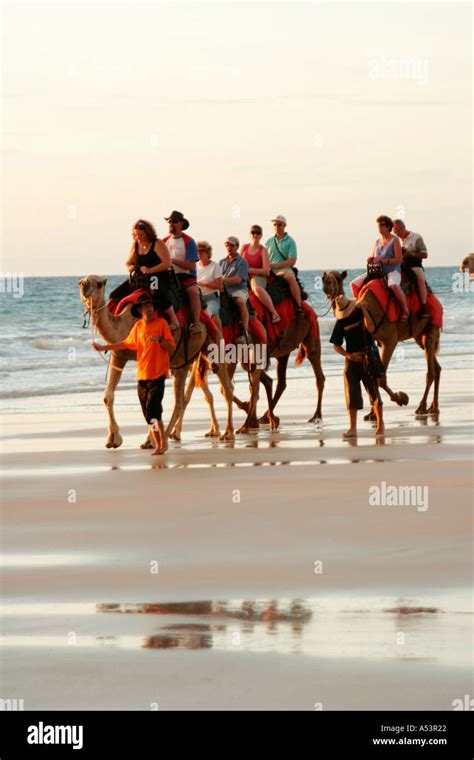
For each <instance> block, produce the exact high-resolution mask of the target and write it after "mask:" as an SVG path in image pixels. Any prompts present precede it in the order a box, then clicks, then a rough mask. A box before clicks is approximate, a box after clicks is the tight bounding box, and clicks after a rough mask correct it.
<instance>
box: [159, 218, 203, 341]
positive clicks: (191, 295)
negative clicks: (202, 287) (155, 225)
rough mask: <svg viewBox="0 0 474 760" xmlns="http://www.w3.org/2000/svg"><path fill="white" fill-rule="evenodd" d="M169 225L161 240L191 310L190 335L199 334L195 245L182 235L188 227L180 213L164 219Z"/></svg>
mask: <svg viewBox="0 0 474 760" xmlns="http://www.w3.org/2000/svg"><path fill="white" fill-rule="evenodd" d="M165 220H166V221H167V222H168V225H169V235H167V237H165V238H163V243H164V244H165V245H166V247H167V248H168V251H169V253H170V259H171V265H172V267H173V269H174V271H175V273H176V276H177V278H178V280H179V283H180V285H181V287H182V288H184V289H185V290H186V293H187V296H188V299H189V308H190V309H191V315H192V323H191V325H190V327H189V331H190V332H191V333H198V332H201V329H202V328H201V325H200V322H199V317H200V315H201V299H200V296H199V288H198V286H197V280H196V263H197V261H199V256H198V252H197V245H196V243H195V241H194V240H193V238H192V237H190V236H189V235H185V234H184V230H187V229H188V227H189V221H188V220H187V219H186V217H185V216H184V214H182V213H181V211H172V212H171V214H170V215H169V216H167V217H165Z"/></svg>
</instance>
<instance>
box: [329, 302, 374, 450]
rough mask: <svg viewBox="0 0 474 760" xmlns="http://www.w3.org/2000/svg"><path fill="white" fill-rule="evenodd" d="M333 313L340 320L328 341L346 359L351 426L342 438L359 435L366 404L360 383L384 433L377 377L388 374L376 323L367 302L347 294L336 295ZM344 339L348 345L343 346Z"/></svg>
mask: <svg viewBox="0 0 474 760" xmlns="http://www.w3.org/2000/svg"><path fill="white" fill-rule="evenodd" d="M334 314H335V316H336V319H337V322H336V324H335V326H334V330H333V332H332V335H331V337H330V339H329V341H330V343H332V344H333V346H334V350H335V351H336V352H337V353H338V354H341V356H344V357H345V359H346V364H345V367H344V390H345V394H346V404H347V408H348V410H349V423H350V426H349V430H348V431H347V432H346V433H344V435H343V438H345V439H348V438H356V437H357V412H358V410H359V409H362V408H363V406H364V402H363V400H362V392H361V383H362V384H363V385H364V387H365V389H366V391H367V393H368V395H369V399H370V403H371V404H372V406H373V409H374V413H375V417H376V419H377V428H376V431H375V434H376V436H382V435H383V434H384V432H385V428H384V422H383V413H382V399H381V397H380V391H379V387H378V378H379V377H383V376H384V375H385V368H384V366H383V363H382V360H381V359H380V356H379V353H378V349H377V346H376V345H375V342H374V339H373V337H372V332H373V330H374V323H373V322H372V319H371V317H370V315H369V313H368V311H367V308H366V306H365V305H364V304H360V305H358V304H356V302H355V301H350V300H349V299H348V298H347V296H344V295H340V296H338V297H337V298H336V306H335V309H334ZM344 342H345V344H346V348H345V349H344V348H343V347H342V344H343V343H344Z"/></svg>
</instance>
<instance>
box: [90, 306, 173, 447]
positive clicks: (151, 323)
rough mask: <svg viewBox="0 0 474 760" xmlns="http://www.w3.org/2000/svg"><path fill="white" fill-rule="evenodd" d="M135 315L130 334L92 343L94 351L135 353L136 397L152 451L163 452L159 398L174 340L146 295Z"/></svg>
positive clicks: (164, 435)
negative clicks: (144, 420) (120, 337)
mask: <svg viewBox="0 0 474 760" xmlns="http://www.w3.org/2000/svg"><path fill="white" fill-rule="evenodd" d="M132 313H133V315H134V316H141V319H139V321H138V322H136V323H135V324H134V326H133V327H132V329H131V331H130V333H129V335H128V337H127V338H125V340H122V341H120V343H108V344H105V345H101V344H99V343H93V344H92V345H93V347H94V348H95V350H96V351H123V350H124V349H131V350H132V351H136V352H137V381H138V385H137V391H138V398H139V400H140V404H141V407H142V411H143V416H144V417H145V419H146V421H147V423H148V425H149V426H150V429H149V432H150V434H151V437H152V439H153V443H154V444H155V449H154V451H152V452H151V453H152V454H164V453H165V451H166V450H167V448H168V440H167V436H166V433H165V429H164V427H163V422H162V419H161V416H162V413H163V407H162V401H163V395H164V392H165V380H166V378H167V377H169V374H170V359H169V357H170V353H171V352H172V351H173V348H174V339H173V336H172V335H171V330H170V328H169V326H168V323H167V322H166V320H164V319H162V318H161V317H158V316H157V314H156V313H155V312H154V310H153V302H152V300H151V298H150V296H148V295H143V296H141V298H139V300H138V301H137V304H136V305H135V306H133V307H132Z"/></svg>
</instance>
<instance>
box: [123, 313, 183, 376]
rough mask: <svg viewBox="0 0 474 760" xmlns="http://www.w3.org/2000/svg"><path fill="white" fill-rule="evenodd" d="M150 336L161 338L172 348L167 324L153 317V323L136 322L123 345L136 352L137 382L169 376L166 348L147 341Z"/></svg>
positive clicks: (172, 341) (171, 339)
mask: <svg viewBox="0 0 474 760" xmlns="http://www.w3.org/2000/svg"><path fill="white" fill-rule="evenodd" d="M150 335H156V336H161V337H162V338H163V339H164V340H166V341H168V343H172V344H173V346H174V339H173V336H172V335H171V330H170V328H169V325H168V322H166V320H165V319H162V318H161V317H157V316H155V319H154V320H153V322H145V320H144V319H140V320H139V321H138V322H136V323H135V324H134V325H133V327H132V329H131V330H130V333H129V334H128V337H127V338H126V339H125V340H124V343H125V344H126V345H127V346H129V347H130V348H131V349H132V350H134V351H136V352H137V380H156V378H157V377H161V375H165V376H166V377H169V375H170V357H169V354H168V349H167V348H166V346H162V345H161V344H160V343H155V341H153V340H148V338H149V337H150Z"/></svg>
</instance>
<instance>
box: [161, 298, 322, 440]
mask: <svg viewBox="0 0 474 760" xmlns="http://www.w3.org/2000/svg"><path fill="white" fill-rule="evenodd" d="M262 329H264V328H263V325H262ZM250 334H251V335H250V337H251V342H254V343H255V342H258V341H256V339H255V338H254V337H253V336H252V327H251V325H250ZM298 347H299V348H300V350H299V353H298V357H297V364H300V363H301V362H302V361H303V360H304V359H305V358H307V359H308V360H309V362H310V364H311V366H312V368H313V372H314V376H315V378H316V388H317V394H318V395H317V405H316V411H315V412H314V414H313V416H312V417H311V418H310V419H309V420H308V422H315V423H318V422H321V420H322V400H323V390H324V382H325V377H324V373H323V370H322V366H321V341H320V336H319V330H318V331H317V334H316V336H313V335H311V320H310V316H309V315H308V312H307V311H302V312H301V313H300V314H299V315H298V316H297V317H296V319H295V320H294V321H292V322H290V324H289V325H288V326H287V327H286V328H285V330H284V331H283V332H282V333H281V334H280V335H278V337H277V338H276V339H275V340H273V341H269V342H268V344H267V345H266V349H267V355H268V357H269V358H272V357H273V358H275V359H276V360H277V387H276V390H275V394H274V395H273V396H272V384H273V380H272V379H271V377H270V376H269V375H267V374H266V372H265V371H264V370H263V369H261V368H258V367H255V365H252V367H251V371H249V382H250V400H249V401H245V402H244V401H240V400H239V399H238V398H236V397H235V396H234V401H235V403H236V404H237V406H238V407H239V409H242V410H243V411H245V412H246V414H247V418H246V420H245V422H244V424H243V425H242V427H240V428H239V430H238V431H237V432H238V433H248V432H249V430H251V429H255V428H258V427H259V424H260V423H262V424H269V425H270V426H271V428H272V430H276V429H277V428H278V425H279V422H280V421H279V419H278V417H276V416H275V415H274V413H273V411H274V409H275V407H276V405H277V403H278V401H279V399H280V397H281V396H282V394H283V392H284V390H285V388H286V371H287V366H288V359H289V358H290V354H291V352H292V351H294V350H295V349H296V348H298ZM227 367H228V371H229V376H230V378H231V379H232V378H233V376H234V373H235V370H236V367H237V365H236V364H232V363H229V364H227ZM204 370H205V367H204ZM198 377H199V385H200V386H201V387H202V388H203V390H204V393H205V395H206V400H207V402H208V404H209V407H210V409H211V415H212V418H213V420H214V419H215V413H214V405H213V397H212V393H211V392H210V390H209V388H208V386H207V378H206V372H205V371H204V372H202V373H201V375H200V376H199V375H198V373H197V372H192V373H191V377H190V380H189V383H188V385H187V387H186V393H185V407H186V405H187V404H188V403H189V401H190V399H191V396H192V393H193V390H194V388H195V386H196V384H197V382H198ZM260 382H261V383H262V384H263V386H264V388H265V390H266V393H267V399H268V409H267V411H266V412H265V414H264V415H263V417H261V418H260V419H257V402H258V397H259V385H260ZM212 431H213V428H212V427H211V431H210V434H212ZM180 435H181V420H178V422H177V423H176V425H175V427H174V430H173V431H172V437H173V438H175V439H176V440H180Z"/></svg>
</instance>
